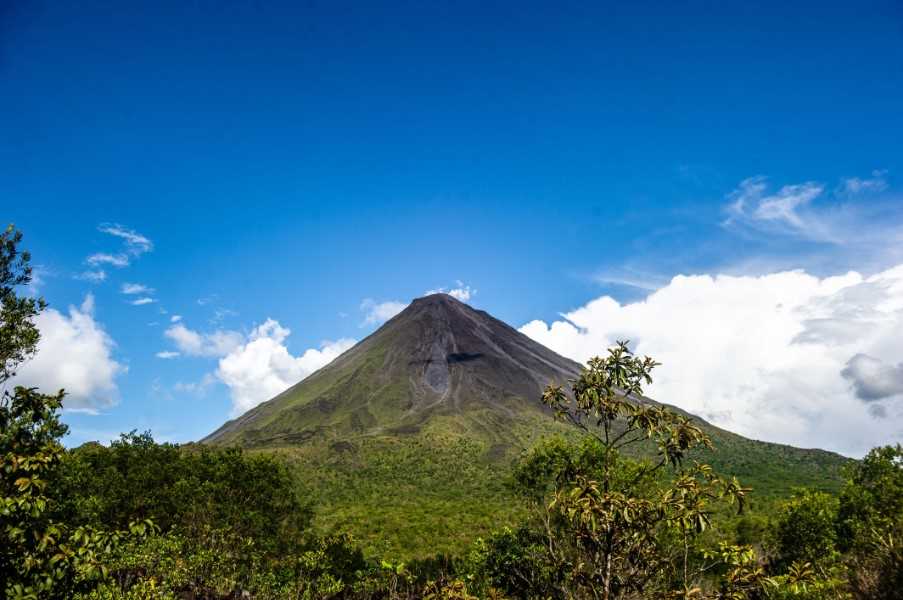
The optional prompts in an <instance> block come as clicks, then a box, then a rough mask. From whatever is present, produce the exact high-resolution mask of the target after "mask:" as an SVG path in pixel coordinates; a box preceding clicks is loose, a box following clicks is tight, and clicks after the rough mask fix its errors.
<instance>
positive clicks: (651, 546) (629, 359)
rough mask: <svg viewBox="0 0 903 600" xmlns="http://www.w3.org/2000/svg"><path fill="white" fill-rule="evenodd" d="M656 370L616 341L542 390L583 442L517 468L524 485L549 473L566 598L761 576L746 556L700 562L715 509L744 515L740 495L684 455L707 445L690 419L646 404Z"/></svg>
mask: <svg viewBox="0 0 903 600" xmlns="http://www.w3.org/2000/svg"><path fill="white" fill-rule="evenodd" d="M655 366H657V363H656V362H655V361H653V360H652V359H651V358H649V357H645V358H642V359H641V358H639V357H636V356H634V355H633V354H632V353H631V351H630V349H629V348H628V346H627V343H626V342H618V344H617V345H616V346H615V347H613V348H611V349H609V351H608V356H606V357H605V358H599V357H597V358H593V359H591V360H590V361H589V362H588V363H587V367H586V368H585V369H584V370H583V371H582V373H581V374H580V377H579V378H578V379H577V380H575V381H574V382H572V385H571V387H570V390H569V392H566V391H565V389H564V388H563V387H561V386H550V387H548V388H547V389H546V391H545V392H544V394H543V402H544V403H545V404H546V405H547V406H549V407H551V408H552V409H554V410H555V412H556V414H557V416H558V417H559V418H561V419H564V420H567V421H570V422H571V423H573V424H574V425H575V426H576V427H578V428H579V429H580V430H581V431H583V432H584V434H585V435H586V436H588V437H589V440H588V441H586V442H584V444H583V446H582V448H581V449H580V450H579V452H577V453H572V452H569V451H565V452H552V453H551V454H550V453H549V452H548V451H547V450H540V451H539V452H538V453H534V454H533V456H532V458H533V461H534V462H533V464H532V465H531V461H530V460H528V461H527V464H526V465H524V466H522V467H521V469H520V477H521V478H522V480H523V481H529V480H530V479H531V478H532V480H533V482H534V484H536V483H538V482H540V481H542V479H543V478H542V474H543V473H545V474H546V475H548V476H550V477H551V480H552V483H551V486H550V493H549V495H548V498H549V500H548V503H547V504H546V505H545V508H546V514H545V517H544V527H545V529H546V532H547V549H548V555H549V559H550V560H552V561H554V563H555V564H557V565H559V566H560V567H561V569H562V573H563V575H564V577H565V581H564V585H562V586H561V589H560V591H561V593H562V595H565V596H567V597H583V596H589V597H594V598H602V599H603V600H611V599H615V598H628V597H637V596H639V595H644V596H643V597H647V596H649V595H651V592H652V591H655V590H658V591H659V592H661V593H662V594H666V595H668V597H675V598H677V597H681V598H690V597H701V594H702V590H701V588H700V587H699V585H698V584H699V581H700V578H701V577H702V576H703V574H704V573H706V572H708V571H710V570H713V569H716V568H719V566H720V567H722V568H725V569H726V568H728V567H731V568H733V571H732V572H733V575H732V577H731V579H730V584H731V593H739V592H742V591H743V590H744V589H746V588H752V587H755V586H759V585H760V584H761V579H762V578H763V577H764V575H763V573H762V572H761V569H759V568H758V567H756V566H755V565H753V564H752V563H751V562H750V561H749V560H746V555H745V554H744V555H743V557H744V560H742V561H741V560H740V559H738V558H736V556H737V555H739V554H741V553H742V552H745V550H744V549H741V548H733V547H730V548H723V549H722V550H721V551H719V552H717V553H708V554H706V553H703V551H702V549H701V548H699V547H698V545H697V541H698V539H699V536H700V535H701V534H703V532H705V531H706V530H707V529H708V527H709V525H710V524H711V514H712V511H713V510H714V507H715V506H716V505H717V504H719V503H721V502H725V503H728V504H734V503H736V504H737V505H738V507H739V510H740V511H741V512H742V510H743V506H744V500H745V496H746V494H747V492H748V491H749V490H748V489H747V488H743V487H742V486H741V485H740V484H739V482H738V481H737V480H736V479H735V478H732V479H724V478H721V477H719V476H717V475H716V474H715V473H714V472H713V470H712V469H711V467H710V466H708V465H706V464H703V463H699V462H696V461H690V460H689V459H688V453H689V452H691V451H692V450H693V449H695V448H710V447H711V442H710V440H709V438H708V437H707V436H706V435H705V434H704V433H703V432H702V430H700V429H699V428H698V427H697V426H696V425H694V424H693V422H692V421H691V420H690V419H689V418H687V417H684V416H683V415H680V414H678V413H676V412H674V411H671V410H669V409H667V408H666V407H664V406H661V405H659V404H656V403H654V402H652V401H649V400H647V399H645V398H644V397H643V395H642V394H643V385H644V384H648V383H651V381H652V378H651V372H652V370H653V369H654V368H655ZM632 446H639V447H644V446H645V447H647V448H650V447H651V448H654V449H655V450H656V458H655V460H652V461H650V460H645V461H632V460H630V459H628V458H627V457H626V456H625V454H624V452H625V450H627V449H629V448H630V447H632ZM536 461H539V467H537V463H536ZM688 463H689V464H688ZM531 470H532V473H531ZM666 474H668V475H670V476H669V477H665V475H666ZM726 557H727V558H726ZM730 557H733V558H732V560H733V563H731V561H729V560H728V558H730Z"/></svg>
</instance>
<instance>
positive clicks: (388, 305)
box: [361, 298, 408, 327]
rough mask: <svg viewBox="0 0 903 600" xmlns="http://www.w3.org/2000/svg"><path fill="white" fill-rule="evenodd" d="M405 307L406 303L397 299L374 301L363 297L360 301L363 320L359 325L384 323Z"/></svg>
mask: <svg viewBox="0 0 903 600" xmlns="http://www.w3.org/2000/svg"><path fill="white" fill-rule="evenodd" d="M407 307H408V305H407V304H405V303H404V302H398V301H397V300H390V301H387V302H376V301H375V300H373V299H372V298H365V299H364V300H363V302H361V310H362V311H364V322H363V323H361V327H365V326H367V325H380V324H382V323H385V322H386V321H388V320H389V319H391V318H392V317H394V316H395V315H397V314H398V313H400V312H401V311H403V310H404V309H405V308H407Z"/></svg>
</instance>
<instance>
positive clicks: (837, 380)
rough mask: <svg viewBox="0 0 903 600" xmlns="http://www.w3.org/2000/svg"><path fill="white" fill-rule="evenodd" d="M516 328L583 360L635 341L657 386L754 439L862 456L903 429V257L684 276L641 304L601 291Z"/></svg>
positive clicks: (655, 391)
mask: <svg viewBox="0 0 903 600" xmlns="http://www.w3.org/2000/svg"><path fill="white" fill-rule="evenodd" d="M521 331H522V332H523V333H525V334H527V335H528V336H530V337H532V338H533V339H535V340H537V341H539V342H540V343H542V344H545V345H546V346H548V347H550V348H552V349H553V350H555V351H557V352H559V353H561V354H563V355H565V356H569V357H571V358H573V359H575V360H578V361H585V360H586V359H588V358H589V357H591V356H594V355H598V354H602V353H604V351H605V348H607V347H608V346H610V345H612V344H613V343H614V342H615V341H616V340H618V339H629V340H631V342H632V343H631V345H632V347H633V348H634V349H635V350H636V352H638V353H639V354H648V355H650V356H652V357H654V358H655V359H656V360H658V361H660V362H661V363H663V364H662V366H661V367H659V368H658V369H657V370H656V374H655V375H656V376H655V381H654V383H653V385H652V386H651V387H650V389H649V390H648V391H649V394H650V396H652V397H653V398H656V399H658V400H661V401H663V402H667V403H670V404H674V405H677V406H679V407H681V408H684V409H686V410H688V411H690V412H692V413H695V414H698V415H700V416H702V417H703V418H706V419H708V420H710V421H712V422H714V423H715V424H717V425H720V426H722V427H725V428H727V429H730V430H732V431H736V432H738V433H741V434H743V435H746V436H749V437H752V438H757V439H765V440H769V441H775V442H783V443H788V444H793V445H797V446H800V445H802V446H812V447H822V448H828V449H832V450H836V451H840V452H844V453H846V454H850V455H862V454H863V453H864V452H865V451H866V450H867V449H868V448H870V447H872V446H874V445H876V444H879V443H890V442H895V441H900V439H901V436H903V432H901V428H900V423H901V419H903V403H901V395H900V393H899V392H900V390H899V386H900V384H901V372H903V368H901V367H900V366H899V365H897V366H893V364H894V362H895V361H894V359H895V358H896V360H899V358H898V357H900V356H903V265H901V266H898V267H895V268H893V269H889V270H886V271H883V272H880V273H878V274H876V275H874V276H871V277H863V276H862V275H860V274H858V273H856V272H850V273H847V274H845V275H840V276H835V277H826V278H818V277H814V276H812V275H809V274H807V273H805V272H803V271H787V272H781V273H773V274H770V275H765V276H760V277H731V276H724V275H718V276H714V277H712V276H708V275H699V276H678V277H675V278H673V279H672V280H671V282H670V283H668V284H667V285H665V286H663V287H662V288H661V289H659V290H657V291H655V292H653V293H651V294H649V295H648V296H647V297H646V298H645V299H644V300H642V301H640V302H634V303H628V304H621V303H619V302H617V301H616V300H614V299H612V298H610V297H607V296H605V297H601V298H598V299H596V300H593V301H592V302H590V303H588V304H586V305H585V306H583V307H581V308H578V309H576V310H573V311H571V312H568V313H566V314H563V315H562V319H561V320H557V321H554V322H552V323H546V322H543V321H533V322H530V323H527V324H526V325H524V326H523V327H522V328H521ZM882 415H883V417H884V418H880V417H881V416H882Z"/></svg>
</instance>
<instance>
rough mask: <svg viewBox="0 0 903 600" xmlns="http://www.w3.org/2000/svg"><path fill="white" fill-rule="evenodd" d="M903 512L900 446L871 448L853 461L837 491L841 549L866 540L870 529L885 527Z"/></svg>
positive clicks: (892, 524) (902, 455) (902, 463)
mask: <svg viewBox="0 0 903 600" xmlns="http://www.w3.org/2000/svg"><path fill="white" fill-rule="evenodd" d="M901 515H903V446H901V445H900V444H897V445H896V446H882V447H879V448H873V449H872V450H870V451H869V453H868V454H867V455H866V456H865V458H863V459H862V461H861V462H859V463H856V464H854V465H853V466H852V467H851V468H850V469H849V472H848V478H847V482H846V484H845V486H844V488H843V490H842V491H841V494H840V506H839V508H838V541H839V543H840V546H841V549H842V550H849V549H851V548H853V547H854V546H856V545H857V543H866V544H867V543H868V542H869V536H870V531H871V530H873V529H877V530H887V529H889V528H892V527H893V526H894V524H895V523H896V522H897V521H899V520H900V518H901Z"/></svg>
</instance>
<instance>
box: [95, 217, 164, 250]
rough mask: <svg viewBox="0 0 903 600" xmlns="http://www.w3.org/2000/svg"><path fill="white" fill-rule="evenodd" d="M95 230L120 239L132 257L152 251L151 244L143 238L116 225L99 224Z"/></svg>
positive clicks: (152, 246) (152, 245)
mask: <svg viewBox="0 0 903 600" xmlns="http://www.w3.org/2000/svg"><path fill="white" fill-rule="evenodd" d="M97 230H98V231H100V232H102V233H108V234H110V235H112V236H116V237H118V238H121V239H122V240H123V241H124V242H125V246H126V250H127V251H128V253H129V254H132V255H134V256H141V255H142V254H144V253H145V252H150V251H151V250H153V249H154V244H153V242H151V241H150V240H149V239H147V238H146V237H145V236H143V235H141V234H140V233H138V232H136V231H133V230H131V229H127V228H125V227H123V226H122V225H119V224H117V223H101V224H100V225H99V226H98V227H97Z"/></svg>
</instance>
